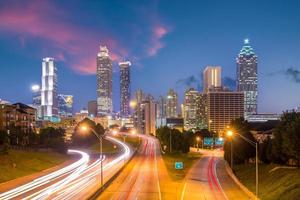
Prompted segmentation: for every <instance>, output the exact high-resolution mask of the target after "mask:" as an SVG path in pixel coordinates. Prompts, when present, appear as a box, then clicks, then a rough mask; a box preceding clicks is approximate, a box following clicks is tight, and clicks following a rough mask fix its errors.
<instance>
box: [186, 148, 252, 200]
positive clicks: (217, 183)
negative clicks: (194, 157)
mask: <svg viewBox="0 0 300 200" xmlns="http://www.w3.org/2000/svg"><path fill="white" fill-rule="evenodd" d="M201 153H202V154H203V156H202V158H201V159H200V160H199V161H198V162H197V163H196V164H194V166H193V167H192V168H191V170H190V171H189V173H188V175H187V177H186V181H185V183H184V185H183V189H182V193H181V200H183V199H186V200H188V199H213V200H228V199H238V200H247V199H250V198H249V197H248V196H247V195H246V194H245V193H244V192H243V191H242V190H241V189H240V188H239V187H238V186H237V185H236V184H235V182H234V181H233V180H232V179H231V177H230V176H229V175H228V173H227V171H226V168H225V161H224V159H223V158H222V157H223V152H222V151H220V150H213V151H211V150H201Z"/></svg>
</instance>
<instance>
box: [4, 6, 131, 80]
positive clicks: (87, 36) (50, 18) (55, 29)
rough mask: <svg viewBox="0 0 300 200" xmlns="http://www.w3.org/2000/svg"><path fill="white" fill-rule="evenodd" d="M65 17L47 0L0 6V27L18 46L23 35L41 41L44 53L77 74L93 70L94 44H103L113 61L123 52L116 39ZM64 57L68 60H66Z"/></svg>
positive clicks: (23, 40)
mask: <svg viewBox="0 0 300 200" xmlns="http://www.w3.org/2000/svg"><path fill="white" fill-rule="evenodd" d="M67 17H68V16H66V13H65V12H63V11H61V10H60V9H59V8H58V7H55V6H54V5H53V4H50V3H49V2H48V1H30V3H29V4H26V5H24V4H22V5H20V4H10V5H9V6H5V7H2V8H1V9H0V30H1V31H5V32H9V33H15V34H17V37H18V38H19V41H20V45H21V46H22V47H24V46H25V44H26V38H30V39H31V40H35V41H37V40H38V41H39V42H41V46H42V48H43V50H44V51H41V52H43V53H44V54H45V55H40V56H53V57H55V59H57V60H59V61H65V62H66V64H67V66H70V67H71V68H72V69H73V70H75V71H76V72H79V73H85V74H95V73H96V54H97V52H98V47H99V45H100V43H101V45H106V46H108V48H109V49H110V55H111V57H112V59H113V60H116V61H118V60H120V59H121V57H123V56H125V55H126V54H127V49H125V48H124V47H122V46H121V45H120V44H119V43H118V41H117V39H115V38H112V37H111V36H108V34H106V33H105V32H101V33H99V32H92V31H89V30H87V29H84V28H81V27H78V26H74V25H73V24H71V23H68V22H66V21H67V20H65V19H66V18H67ZM66 58H68V59H66Z"/></svg>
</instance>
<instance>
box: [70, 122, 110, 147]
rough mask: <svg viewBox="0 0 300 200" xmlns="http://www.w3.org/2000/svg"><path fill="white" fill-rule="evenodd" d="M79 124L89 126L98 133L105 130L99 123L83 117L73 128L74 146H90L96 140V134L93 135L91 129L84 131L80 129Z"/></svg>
mask: <svg viewBox="0 0 300 200" xmlns="http://www.w3.org/2000/svg"><path fill="white" fill-rule="evenodd" d="M81 126H86V127H90V128H92V129H94V130H95V131H96V133H97V134H99V135H103V134H104V132H105V130H104V128H103V126H102V125H101V124H96V123H95V122H94V121H92V120H90V119H89V118H85V119H83V120H82V121H81V122H79V123H78V124H77V126H76V127H75V130H74V134H73V135H72V143H73V144H74V145H76V146H90V145H93V144H95V143H96V142H97V141H98V138H97V136H95V135H94V133H93V132H92V130H91V129H88V130H87V131H86V132H82V131H81V130H80V127H81Z"/></svg>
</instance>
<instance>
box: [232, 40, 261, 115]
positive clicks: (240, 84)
mask: <svg viewBox="0 0 300 200" xmlns="http://www.w3.org/2000/svg"><path fill="white" fill-rule="evenodd" d="M236 63H237V90H238V91H239V92H244V98H245V99H244V117H245V118H247V116H248V115H251V114H256V113H257V56H256V54H255V53H254V51H253V48H252V47H251V46H250V45H249V40H248V39H245V41H244V46H243V47H242V50H241V51H240V53H239V55H238V57H237V58H236Z"/></svg>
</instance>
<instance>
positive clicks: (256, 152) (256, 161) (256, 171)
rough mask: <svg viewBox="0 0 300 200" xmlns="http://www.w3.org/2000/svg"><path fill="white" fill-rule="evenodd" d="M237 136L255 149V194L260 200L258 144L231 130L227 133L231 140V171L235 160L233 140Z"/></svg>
mask: <svg viewBox="0 0 300 200" xmlns="http://www.w3.org/2000/svg"><path fill="white" fill-rule="evenodd" d="M235 134H236V135H238V136H240V137H241V138H242V139H243V140H245V141H246V142H248V143H249V144H250V145H251V146H253V147H255V174H256V177H255V179H256V188H255V190H256V191H255V193H256V199H258V143H257V142H253V141H252V140H249V139H248V138H246V137H245V136H243V135H241V134H239V133H237V132H235V133H233V131H231V130H228V131H227V136H228V137H230V138H231V169H232V170H233V159H232V157H233V153H232V151H233V148H232V143H233V142H232V141H233V138H232V136H233V135H235Z"/></svg>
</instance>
